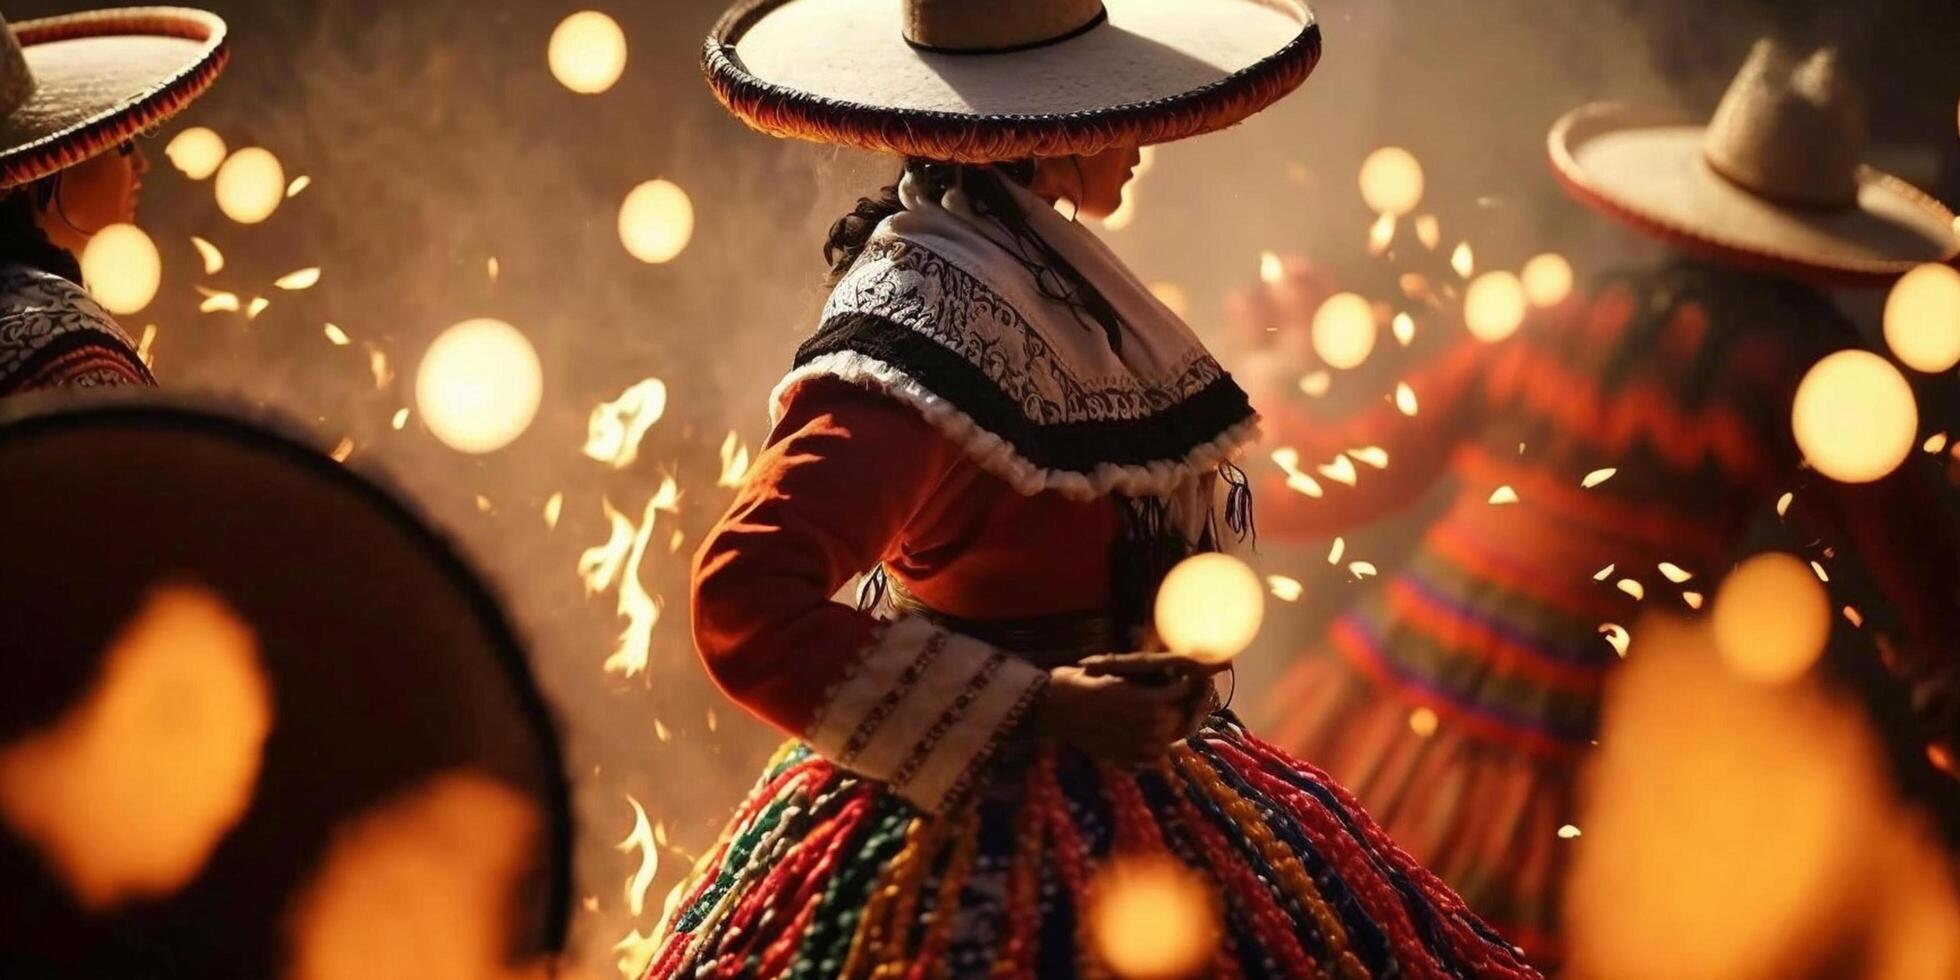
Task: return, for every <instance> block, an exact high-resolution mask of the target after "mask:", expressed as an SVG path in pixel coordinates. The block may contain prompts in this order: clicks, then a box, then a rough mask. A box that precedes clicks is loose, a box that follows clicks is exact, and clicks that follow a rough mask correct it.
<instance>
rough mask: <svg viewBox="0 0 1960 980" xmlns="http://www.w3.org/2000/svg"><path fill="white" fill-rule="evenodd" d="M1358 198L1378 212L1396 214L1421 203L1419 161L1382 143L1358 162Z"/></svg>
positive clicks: (1412, 209)
mask: <svg viewBox="0 0 1960 980" xmlns="http://www.w3.org/2000/svg"><path fill="white" fill-rule="evenodd" d="M1361 199H1362V200H1363V201H1366V202H1367V203H1368V207H1369V208H1370V209H1371V210H1373V211H1375V212H1376V213H1378V214H1392V215H1395V216H1397V217H1400V216H1402V215H1405V214H1408V213H1409V212H1411V211H1414V210H1415V209H1416V205H1417V204H1420V203H1422V164H1421V163H1419V162H1417V160H1416V156H1415V154H1413V153H1410V152H1409V151H1407V150H1405V149H1403V148H1401V147H1399V146H1384V147H1382V148H1381V149H1379V150H1376V151H1375V152H1373V153H1370V154H1368V159H1366V160H1363V161H1362V162H1361Z"/></svg>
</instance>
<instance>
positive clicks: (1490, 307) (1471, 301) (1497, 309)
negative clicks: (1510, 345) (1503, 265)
mask: <svg viewBox="0 0 1960 980" xmlns="http://www.w3.org/2000/svg"><path fill="white" fill-rule="evenodd" d="M1524 314H1525V295H1524V284H1523V283H1520V282H1519V281H1518V277H1517V276H1514V275H1512V274H1511V273H1509V272H1501V271H1500V272H1486V273H1484V274H1483V275H1481V276H1478V277H1477V278H1476V279H1474V280H1471V282H1470V287H1469V288H1468V289H1466V290H1464V292H1463V325H1464V326H1466V327H1468V328H1470V334H1471V336H1474V337H1476V338H1477V339H1478V340H1481V341H1484V342H1486V343H1495V342H1497V341H1500V340H1503V339H1504V338H1506V337H1509V336H1510V335H1511V334H1513V333H1516V332H1517V329H1518V327H1519V326H1521V325H1522V324H1523V323H1524Z"/></svg>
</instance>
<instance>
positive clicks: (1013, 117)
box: [703, 0, 1320, 163]
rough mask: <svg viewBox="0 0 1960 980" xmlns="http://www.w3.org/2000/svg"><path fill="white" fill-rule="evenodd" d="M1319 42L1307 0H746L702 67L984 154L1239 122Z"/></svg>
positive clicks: (924, 145) (877, 145) (878, 128)
mask: <svg viewBox="0 0 1960 980" xmlns="http://www.w3.org/2000/svg"><path fill="white" fill-rule="evenodd" d="M1319 56H1320V31H1319V27H1318V25H1317V24H1316V23H1315V21H1314V18H1313V13H1312V12H1311V11H1310V10H1308V8H1307V6H1306V4H1305V3H1303V2H1301V0H740V2H738V3H737V4H736V5H735V6H734V7H733V8H732V9H730V10H729V11H728V12H727V13H726V14H725V15H723V17H722V20H721V22H720V23H719V24H718V25H717V26H716V27H715V30H714V33H713V34H711V35H709V37H708V42H707V47H706V50H705V52H704V54H703V68H704V70H705V71H706V73H707V76H708V81H709V84H710V85H711V86H712V87H713V88H714V90H715V93H716V95H717V96H718V97H720V99H721V100H722V102H723V104H725V105H726V106H728V108H729V110H730V111H731V112H733V113H735V115H736V116H738V117H740V118H741V119H742V120H744V121H745V122H747V123H749V124H750V125H752V126H754V127H756V128H757V129H760V130H762V131H763V132H766V133H769V134H771V135H775V136H791V137H797V138H801V139H809V140H816V141H819V142H827V143H843V144H848V145H852V146H859V147H864V148H866V149H872V150H882V151H889V152H894V153H903V154H908V155H916V156H924V157H930V158H933V159H939V160H949V161H958V162H970V163H977V162H988V161H998V160H1009V159H1017V158H1023V157H1029V156H1063V155H1067V154H1071V153H1094V152H1097V151H1100V150H1103V149H1106V148H1108V147H1111V146H1116V145H1124V144H1128V145H1142V144H1145V143H1161V142H1165V141H1168V140H1173V139H1179V138H1182V137H1186V136H1194V135H1197V134H1199V133H1203V132H1209V131H1211V130H1214V129H1219V128H1222V127H1224V126H1229V125H1231V124H1232V123H1235V122H1238V121H1239V120H1241V119H1244V118H1245V117H1246V116H1249V115H1251V114H1252V113H1254V112H1257V111H1259V110H1260V109H1262V108H1265V107H1266V106H1267V105H1270V104H1271V103H1272V102H1274V101H1275V100H1277V99H1279V98H1280V97H1281V96H1283V95H1285V94H1286V93H1287V92H1290V91H1292V90H1293V89H1294V88H1296V87H1298V86H1299V84H1300V83H1301V82H1303V81H1305V80H1306V77H1307V75H1308V74H1309V73H1311V72H1312V70H1313V67H1314V64H1315V62H1317V61H1318V60H1319Z"/></svg>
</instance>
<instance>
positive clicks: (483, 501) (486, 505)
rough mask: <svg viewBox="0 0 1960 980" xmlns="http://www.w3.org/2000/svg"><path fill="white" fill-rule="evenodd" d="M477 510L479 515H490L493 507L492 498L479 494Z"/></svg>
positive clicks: (477, 496)
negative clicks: (491, 504) (491, 505)
mask: <svg viewBox="0 0 1960 980" xmlns="http://www.w3.org/2000/svg"><path fill="white" fill-rule="evenodd" d="M476 509H477V512H478V513H480V514H488V513H490V511H491V507H490V498H489V497H486V496H484V495H482V494H480V493H479V494H477V495H476Z"/></svg>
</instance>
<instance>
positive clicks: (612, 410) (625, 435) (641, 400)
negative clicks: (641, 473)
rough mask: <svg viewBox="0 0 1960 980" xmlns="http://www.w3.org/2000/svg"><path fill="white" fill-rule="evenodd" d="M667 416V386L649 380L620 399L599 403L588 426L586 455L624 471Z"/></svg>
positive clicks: (636, 457)
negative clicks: (653, 428) (643, 438)
mask: <svg viewBox="0 0 1960 980" xmlns="http://www.w3.org/2000/svg"><path fill="white" fill-rule="evenodd" d="M666 413H667V385H666V383H664V382H662V381H661V380H660V379H659V378H647V379H645V380H642V381H640V382H639V383H637V384H635V385H633V386H632V387H630V388H627V389H626V390H625V391H624V392H622V393H621V394H620V396H619V397H618V398H615V399H613V400H612V401H609V402H600V403H599V404H598V405H597V406H594V407H593V409H592V414H591V416H590V417H588V418H587V419H586V425H585V450H584V452H585V455H587V456H590V457H591V458H593V459H596V460H598V461H599V462H601V463H607V464H610V465H611V466H612V468H613V469H616V470H617V469H624V468H625V467H627V466H629V465H631V464H632V462H633V461H634V460H635V459H638V458H639V455H640V439H641V438H642V437H643V436H645V435H646V432H647V429H649V428H651V427H652V426H653V423H655V422H658V421H660V417H661V416H662V415H665V414H666Z"/></svg>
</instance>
